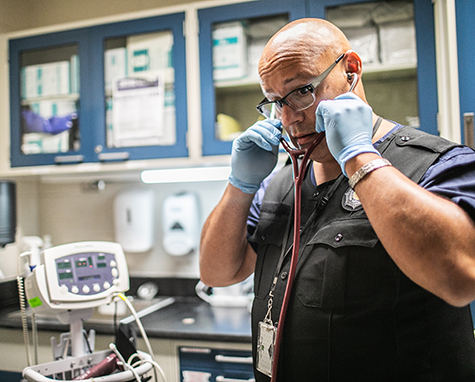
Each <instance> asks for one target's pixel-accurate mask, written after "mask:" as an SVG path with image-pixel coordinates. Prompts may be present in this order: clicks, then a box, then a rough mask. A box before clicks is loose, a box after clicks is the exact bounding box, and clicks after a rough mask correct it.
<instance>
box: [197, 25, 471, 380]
mask: <svg viewBox="0 0 475 382" xmlns="http://www.w3.org/2000/svg"><path fill="white" fill-rule="evenodd" d="M327 69H328V70H327ZM259 75H260V80H261V87H262V90H263V92H264V95H265V97H266V100H265V101H264V102H262V103H261V104H260V105H259V106H258V109H259V110H260V111H261V112H262V113H263V114H264V115H266V116H271V117H273V115H271V112H272V114H274V112H273V111H275V117H276V118H275V119H267V120H265V121H261V122H257V123H256V124H255V125H253V126H251V127H250V128H249V129H248V130H247V131H246V132H244V133H243V134H242V136H241V137H239V138H237V139H236V140H235V142H234V143H233V152H232V174H231V176H230V183H229V185H228V186H227V188H226V190H225V193H224V195H223V197H222V199H221V200H220V202H219V204H218V205H217V207H216V208H215V209H214V211H213V212H212V213H211V214H210V216H209V218H208V219H207V221H206V223H205V226H204V228H203V232H202V240H201V251H200V269H201V279H202V281H203V282H204V283H205V284H208V285H210V286H224V285H229V284H232V283H236V282H239V281H242V280H244V279H245V278H246V277H248V276H249V275H251V274H252V273H253V272H254V278H255V300H254V306H253V313H252V321H253V352H254V356H255V357H256V346H257V345H256V344H257V336H258V325H259V322H262V321H264V320H265V318H266V317H267V318H269V316H266V315H267V313H268V304H269V303H270V305H271V306H270V307H271V309H270V314H271V321H272V323H273V325H275V326H278V322H276V321H278V319H279V312H280V308H281V305H282V301H283V296H284V291H285V286H286V284H287V282H288V272H289V264H290V258H291V252H292V250H291V247H292V232H293V229H292V224H291V223H289V219H290V218H291V217H292V212H291V211H292V208H293V191H292V186H293V182H292V171H291V169H290V167H291V166H285V167H284V168H283V169H282V170H281V171H279V172H278V173H277V174H276V175H274V176H273V177H272V178H271V179H270V180H269V178H270V177H269V178H268V179H266V180H265V182H263V183H262V188H261V190H259V188H260V187H261V182H262V181H263V180H264V179H265V178H266V177H267V176H268V175H269V174H270V173H271V172H272V170H273V168H274V166H275V165H276V162H277V149H276V148H277V145H278V144H279V138H280V136H281V128H283V129H285V131H286V133H287V135H288V136H289V138H290V140H291V141H292V143H293V144H294V145H295V146H296V147H298V148H306V147H308V146H309V145H310V144H311V143H312V142H314V141H315V139H318V138H319V137H321V135H322V134H324V135H325V139H323V140H322V141H321V142H320V143H319V144H318V145H317V146H316V147H315V149H314V150H313V151H312V154H311V156H310V159H311V165H310V166H309V171H307V173H306V176H305V179H304V181H303V186H302V208H301V219H302V222H301V230H300V250H299V262H298V265H297V271H296V275H295V279H294V283H293V288H292V293H291V295H290V300H289V306H288V310H287V314H286V318H285V324H284V326H283V328H284V329H283V336H282V345H281V347H280V357H279V359H278V373H277V380H279V381H385V382H387V381H436V380H437V381H449V380H450V381H473V380H475V344H474V338H473V326H472V321H471V316H470V310H469V307H468V304H469V303H470V302H471V301H472V300H474V299H475V224H474V219H475V155H474V153H473V151H472V150H471V149H469V148H466V147H462V146H457V145H455V144H452V143H450V142H448V141H446V140H443V139H441V138H439V137H435V136H431V135H428V134H425V133H422V132H419V131H417V130H415V129H411V128H407V127H403V126H401V125H398V124H396V123H394V122H391V121H388V120H382V121H381V120H380V119H379V118H378V116H376V115H375V114H374V113H373V112H372V110H371V108H370V107H369V106H368V105H367V102H366V98H365V93H364V88H363V84H362V82H361V80H360V79H361V75H362V65H361V59H360V58H359V56H358V55H357V54H356V53H355V52H354V51H352V50H351V47H350V45H349V43H348V40H347V39H346V37H345V36H344V35H343V34H342V32H341V31H340V30H339V29H338V28H336V27H335V26H334V25H332V24H330V23H328V22H326V21H324V20H320V19H301V20H297V21H294V22H292V23H290V24H288V25H287V26H285V27H284V28H282V29H281V30H280V31H279V32H277V33H276V35H274V36H273V37H272V38H271V40H270V41H269V42H268V44H267V46H266V47H265V49H264V52H263V54H262V56H261V59H260V62H259ZM319 75H321V76H320V77H318V76H319ZM325 76H326V77H325ZM355 76H356V77H355ZM322 77H325V78H322ZM355 81H357V85H356V87H355V88H354V90H353V92H349V90H350V88H351V85H352V84H353V83H354V82H355ZM382 157H383V158H386V159H389V162H388V161H385V160H382ZM355 174H356V175H355ZM349 179H350V180H351V181H350V182H349ZM350 185H351V186H352V187H353V188H354V189H353V188H352V187H350ZM264 187H266V188H265V195H264V197H263V198H262V194H263V192H264V191H263V188H264ZM258 190H259V191H258ZM256 192H257V193H256ZM254 198H255V200H254V202H253V199H254ZM248 215H249V217H248ZM256 224H257V225H256ZM271 290H272V293H270V292H271ZM270 297H273V298H272V299H270ZM257 363H258V362H257ZM255 366H257V369H258V370H256V372H255V374H256V380H257V381H267V380H269V377H267V376H266V375H264V374H263V373H261V371H262V369H263V368H262V365H259V364H257V365H256V359H255ZM259 370H261V371H259Z"/></svg>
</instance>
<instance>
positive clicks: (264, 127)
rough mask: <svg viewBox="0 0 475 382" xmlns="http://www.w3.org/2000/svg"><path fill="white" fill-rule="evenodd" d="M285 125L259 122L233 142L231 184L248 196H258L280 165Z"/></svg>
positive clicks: (276, 120) (272, 120)
mask: <svg viewBox="0 0 475 382" xmlns="http://www.w3.org/2000/svg"><path fill="white" fill-rule="evenodd" d="M281 136H282V129H281V122H280V121H279V120H278V119H266V120H264V121H259V122H256V123H255V124H254V125H252V126H251V127H249V128H248V129H247V130H246V131H245V132H244V133H242V134H241V135H240V136H239V137H237V138H236V139H235V140H234V142H233V150H232V153H231V175H230V176H229V183H231V184H232V185H233V186H234V187H237V188H239V189H240V190H241V191H242V192H245V193H246V194H254V193H255V192H257V190H258V189H259V186H260V184H261V182H262V181H263V180H264V179H265V178H266V177H267V176H268V175H269V174H270V173H271V172H272V170H273V169H274V167H275V165H276V164H277V154H278V152H279V139H280V137H281Z"/></svg>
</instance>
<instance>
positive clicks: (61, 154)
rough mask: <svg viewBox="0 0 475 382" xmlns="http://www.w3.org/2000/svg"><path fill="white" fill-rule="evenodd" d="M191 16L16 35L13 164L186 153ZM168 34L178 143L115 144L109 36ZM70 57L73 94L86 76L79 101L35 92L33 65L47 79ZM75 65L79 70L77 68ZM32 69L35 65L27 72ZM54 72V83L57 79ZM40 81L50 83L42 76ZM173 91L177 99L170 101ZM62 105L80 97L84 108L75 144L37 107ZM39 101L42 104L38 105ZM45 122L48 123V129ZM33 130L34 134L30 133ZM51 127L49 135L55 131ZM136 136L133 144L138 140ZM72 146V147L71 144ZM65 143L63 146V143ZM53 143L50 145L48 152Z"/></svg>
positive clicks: (12, 55) (77, 123) (79, 111)
mask: <svg viewBox="0 0 475 382" xmlns="http://www.w3.org/2000/svg"><path fill="white" fill-rule="evenodd" d="M184 19H185V14H184V13H176V14H170V15H165V16H157V17H150V18H144V19H138V20H132V21H124V22H118V23H112V24H105V25H98V26H94V27H89V28H81V29H77V30H71V31H64V32H57V33H50V34H45V35H39V36H33V37H25V38H18V39H12V40H10V42H9V54H10V105H11V106H10V115H11V128H10V130H11V165H12V167H17V166H37V165H51V164H73V163H81V162H100V161H108V160H128V159H131V160H133V159H151V158H170V157H185V156H187V155H188V150H187V147H186V131H187V103H186V102H187V101H186V100H187V98H186V72H185V37H184V33H183V22H184ZM161 31H167V33H169V34H170V35H171V36H172V41H173V42H172V44H173V48H172V54H171V55H170V57H169V60H170V62H171V63H172V65H173V81H172V84H171V86H169V87H171V88H172V91H171V92H168V93H166V92H165V96H164V99H163V101H162V102H163V103H164V104H165V106H166V103H167V101H168V102H169V103H170V104H171V105H172V107H173V108H174V113H173V115H172V116H171V120H172V121H173V124H174V126H173V132H172V134H171V135H172V138H170V139H169V141H173V143H170V144H160V143H156V144H155V143H150V142H145V143H144V144H136V143H135V144H133V143H132V144H129V145H122V146H121V147H117V145H115V146H114V145H113V144H112V145H111V144H108V142H107V136H106V135H107V132H106V129H107V126H106V112H107V110H106V101H105V84H104V71H105V66H104V52H105V49H106V40H107V39H114V38H116V39H118V38H119V39H120V38H121V37H122V39H123V40H124V41H127V39H128V38H129V37H130V36H135V35H144V34H149V33H152V32H157V33H159V32H161ZM71 47H73V48H74V52H73V54H70V56H71V57H73V58H75V60H72V59H69V58H68V59H65V58H64V56H65V53H64V51H66V52H69V51H70V50H71V49H72V48H71ZM63 61H64V62H66V64H67V65H69V66H70V68H69V70H70V71H71V78H70V79H68V80H69V81H70V84H69V85H70V90H71V91H70V93H74V92H73V91H72V89H73V87H74V86H73V84H75V81H74V80H75V78H79V83H78V85H77V86H76V88H75V97H76V98H73V95H72V94H58V95H56V94H54V95H53V96H52V95H47V94H39V93H41V91H39V92H38V94H37V93H35V94H33V95H31V94H32V91H31V89H30V88H31V87H32V86H34V89H36V88H37V87H38V86H39V85H38V86H37V85H36V82H35V81H36V80H35V79H33V80H32V77H31V75H30V74H31V73H33V71H32V70H33V69H34V70H35V72H34V74H35V76H36V75H37V73H36V71H38V73H39V74H38V76H41V74H42V73H43V74H44V73H46V69H48V70H49V69H50V67H51V65H56V64H57V63H58V62H59V63H62V62H63ZM73 61H74V63H75V64H73ZM73 67H74V68H76V69H77V70H76V71H74V73H73ZM25 68H27V69H28V73H27V72H26V70H25ZM37 68H39V69H37ZM50 77H52V78H53V82H54V80H55V78H54V76H50ZM48 78H49V77H48ZM43 82H44V83H48V84H49V85H51V82H52V81H46V80H44V81H43ZM38 83H40V84H42V85H44V84H43V83H41V81H39V82H38ZM49 85H48V86H49ZM167 94H169V95H171V96H170V97H168V98H167ZM72 98H73V100H72V101H71V99H72ZM61 102H62V103H63V104H64V103H65V102H66V103H68V102H69V103H71V102H73V103H75V105H76V106H77V113H76V114H75V115H77V118H75V119H74V124H73V125H72V126H73V127H74V135H73V134H72V133H71V132H70V137H69V141H70V142H66V143H65V142H62V140H61V139H60V138H59V137H60V135H56V134H51V133H50V131H51V128H50V125H52V124H53V122H51V124H50V123H49V119H48V118H47V117H44V118H38V113H39V110H36V109H44V108H45V105H46V106H47V107H50V106H51V105H50V104H53V106H55V105H57V104H59V103H61ZM40 104H41V106H38V105H40ZM55 107H56V106H55ZM35 108H36V109H35ZM63 108H64V107H63ZM30 109H31V110H30ZM150 109H152V108H149V109H148V110H147V112H150V113H153V110H150ZM25 110H26V111H25ZM168 110H170V108H169V109H168ZM36 112H38V113H36ZM25 113H27V114H25ZM162 114H165V112H162ZM164 118H165V117H164ZM45 121H46V122H45ZM164 124H165V123H164ZM44 125H47V128H45V127H44ZM164 128H166V127H164ZM26 129H27V130H28V134H26V135H25V130H26ZM42 129H43V130H42ZM48 129H49V130H48ZM138 130H140V128H139V129H138ZM70 131H71V130H70ZM44 132H48V134H45V133H44ZM67 132H68V131H66V133H67ZM129 135H130V133H129ZM73 136H74V137H75V140H74V141H73V140H72V137H73ZM66 138H67V137H66ZM156 139H157V140H158V139H160V137H156ZM67 140H68V139H66V141H67ZM145 140H146V139H144V140H142V142H144V141H145ZM63 141H64V139H63ZM131 141H132V142H133V140H131ZM52 142H53V143H52ZM65 144H66V145H67V147H64V145H65ZM60 145H62V146H61V147H59V146H60ZM46 146H47V147H48V149H46V148H45V149H44V147H46ZM57 146H58V147H57ZM124 146H127V147H124Z"/></svg>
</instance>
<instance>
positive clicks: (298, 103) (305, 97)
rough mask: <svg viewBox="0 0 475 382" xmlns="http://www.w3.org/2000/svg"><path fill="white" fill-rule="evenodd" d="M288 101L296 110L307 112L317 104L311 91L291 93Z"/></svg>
mask: <svg viewBox="0 0 475 382" xmlns="http://www.w3.org/2000/svg"><path fill="white" fill-rule="evenodd" d="M286 101H287V103H288V104H289V105H290V106H291V107H292V108H293V109H294V110H297V111H299V110H305V109H307V108H308V107H310V106H312V105H313V103H314V102H315V96H314V94H313V92H312V91H310V90H307V91H301V90H299V89H297V91H295V92H293V93H290V94H289V95H288V96H287V99H286Z"/></svg>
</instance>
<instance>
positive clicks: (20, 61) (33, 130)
mask: <svg viewBox="0 0 475 382" xmlns="http://www.w3.org/2000/svg"><path fill="white" fill-rule="evenodd" d="M89 37H90V30H89V29H87V28H84V29H78V30H74V31H66V32H57V33H50V34H46V35H41V36H34V37H24V38H18V39H13V40H10V43H9V55H10V126H11V128H10V143H11V164H12V166H13V167H15V166H34V165H47V164H54V163H55V162H57V161H59V160H61V159H60V158H63V159H65V160H66V161H68V158H70V160H71V161H74V162H82V161H90V160H92V156H90V155H88V154H87V153H88V144H87V140H85V139H83V138H78V139H77V140H76V141H75V142H74V144H72V145H71V146H70V147H66V148H64V147H61V148H60V149H58V150H57V151H56V152H54V151H55V150H54V149H52V150H45V151H51V152H48V153H45V152H42V142H41V141H40V140H39V139H40V138H41V135H42V132H41V131H42V129H45V130H46V129H48V127H50V125H47V122H48V121H47V120H46V119H43V118H41V117H38V116H39V110H35V109H36V107H37V106H38V107H39V108H41V107H42V106H39V105H40V104H42V105H43V106H44V105H45V104H46V106H48V103H49V104H51V105H53V104H54V103H55V102H56V101H58V100H59V102H62V101H64V98H68V97H69V99H71V96H70V95H65V94H62V95H59V96H56V95H54V94H53V95H51V94H50V93H51V92H49V91H47V92H45V88H46V87H52V86H51V81H49V80H50V79H51V76H47V75H46V74H45V72H46V71H47V70H49V71H50V70H51V66H49V67H48V65H51V64H52V63H53V64H54V63H55V62H62V63H68V62H69V64H70V65H71V67H72V60H70V59H71V58H73V57H74V58H76V60H75V61H76V62H79V65H78V66H79V68H78V71H77V72H76V74H77V76H78V77H79V81H80V83H79V88H80V89H86V88H89V87H90V86H91V84H90V82H89V77H88V73H90V71H91V67H90V60H89V55H88V49H89ZM71 49H73V52H70V50H71ZM48 56H50V57H48ZM66 65H67V64H66ZM27 69H32V70H33V71H29V72H28V73H27V72H26V71H25V70H27ZM31 73H32V74H31ZM30 74H31V75H30ZM38 79H39V80H38ZM41 79H42V80H41ZM36 80H38V81H36ZM30 88H33V90H34V91H31V89H30ZM71 89H72V86H71ZM66 102H68V101H66ZM71 102H75V103H77V104H78V107H77V115H78V119H77V120H78V125H79V126H78V127H77V126H76V128H78V130H79V131H78V133H79V137H81V136H82V137H84V132H83V128H84V127H85V126H87V125H88V124H89V123H90V121H89V114H88V112H87V107H83V105H82V103H83V102H85V103H86V104H87V101H86V100H84V99H81V98H77V99H74V100H73V101H71ZM79 104H80V105H81V106H79ZM25 111H27V112H28V111H31V112H32V113H34V114H33V115H34V116H35V117H34V119H33V123H31V124H29V123H25V118H24V114H23V113H24V112H25ZM35 121H36V122H35ZM30 125H31V127H30ZM45 125H46V126H45ZM81 133H82V135H81ZM31 134H36V136H37V137H39V139H38V141H37V143H36V149H35V143H32V142H25V138H26V139H29V138H28V137H31Z"/></svg>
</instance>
